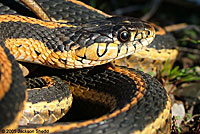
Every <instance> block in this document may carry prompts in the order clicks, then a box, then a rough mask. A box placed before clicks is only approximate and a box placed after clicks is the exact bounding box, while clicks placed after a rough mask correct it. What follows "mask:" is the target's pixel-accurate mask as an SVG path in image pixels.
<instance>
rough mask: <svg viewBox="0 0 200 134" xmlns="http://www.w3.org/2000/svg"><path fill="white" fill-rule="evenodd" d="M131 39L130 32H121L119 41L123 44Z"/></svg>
mask: <svg viewBox="0 0 200 134" xmlns="http://www.w3.org/2000/svg"><path fill="white" fill-rule="evenodd" d="M129 38H130V33H129V32H128V31H121V32H119V34H118V40H119V41H121V42H126V41H128V40H129Z"/></svg>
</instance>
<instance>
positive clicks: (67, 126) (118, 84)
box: [0, 0, 177, 134]
mask: <svg viewBox="0 0 200 134" xmlns="http://www.w3.org/2000/svg"><path fill="white" fill-rule="evenodd" d="M25 1H26V0H25ZM1 2H2V3H1V4H0V9H1V11H0V14H1V15H0V33H1V37H0V45H1V46H0V69H1V71H0V93H1V94H0V109H1V115H0V120H1V123H0V129H1V132H2V133H3V132H4V133H5V132H7V133H9V132H10V133H11V130H12V131H13V132H16V133H17V132H23V133H45V132H46V131H47V132H46V133H70V134H71V133H72V134H74V133H92V134H95V133H99V134H101V133H106V134H113V133H116V134H122V133H126V134H127V133H136V134H137V133H144V134H145V133H152V134H154V133H163V134H164V133H170V123H171V113H170V107H171V103H170V99H169V96H168V95H167V92H166V91H165V89H164V88H163V87H162V85H161V84H160V83H159V82H158V81H157V80H156V79H154V78H152V77H151V76H150V75H148V74H145V73H143V72H141V71H137V70H134V69H131V68H128V67H132V66H131V65H132V63H133V62H134V61H133V59H135V56H136V58H138V57H139V58H140V57H142V58H140V60H139V63H142V64H147V63H146V61H147V60H146V58H147V57H148V58H149V59H151V60H150V62H151V63H152V62H153V63H152V66H154V64H157V61H158V59H161V57H159V58H158V55H159V54H161V55H162V54H163V55H165V57H164V58H163V59H161V60H160V61H159V64H163V62H164V60H166V59H174V57H175V56H176V54H177V53H176V50H175V49H174V48H175V46H174V44H173V38H172V37H171V36H170V35H168V34H166V35H163V36H162V35H157V36H156V39H155V40H157V41H155V43H154V42H152V41H153V39H154V37H155V30H154V26H153V25H151V24H149V23H147V22H144V21H141V20H138V19H135V18H130V17H119V16H110V15H107V14H105V13H103V12H102V11H99V10H97V9H94V8H92V7H90V6H88V5H86V4H84V3H82V2H79V1H75V0H56V1H53V0H52V1H50V0H35V1H32V2H36V3H37V4H39V7H40V8H41V9H42V10H43V11H44V12H43V14H42V15H45V16H47V18H48V19H49V20H46V19H43V18H42V17H41V14H40V12H37V11H34V10H35V9H32V8H28V7H27V6H25V5H24V4H23V3H22V2H19V1H18V0H16V1H14V0H8V1H1ZM25 4H26V5H29V4H27V3H26V2H25ZM33 12H35V13H33ZM41 12H42V11H41ZM35 14H36V15H38V16H39V18H38V17H37V16H36V15H35ZM25 16H29V17H25ZM41 19H42V20H41ZM169 36H170V38H172V39H171V40H172V41H171V43H170V41H168V39H169ZM164 38H166V39H164ZM162 39H163V40H162ZM151 42H152V43H151ZM166 42H167V43H166ZM156 43H157V44H158V45H155V44H156ZM163 44H168V45H165V46H163ZM146 46H148V48H146ZM143 48H144V49H143ZM137 51H140V52H137ZM144 53H145V54H146V55H145V54H144ZM150 53H153V54H155V53H156V54H157V56H154V55H151V56H149V54H150ZM127 56H128V57H127ZM145 56H146V57H145ZM159 56H160V55H159ZM154 57H156V58H155V59H152V58H154ZM15 59H16V60H18V61H21V62H31V63H35V64H41V65H44V66H47V67H41V68H39V69H38V70H39V72H40V73H39V76H41V77H37V78H35V77H34V78H26V79H27V80H26V84H25V82H24V77H23V76H22V72H21V70H20V69H19V65H18V64H17V62H16V61H15ZM121 59H122V60H121ZM113 60H115V61H114V63H113V64H115V66H114V67H113V66H110V64H106V63H109V62H111V61H113ZM127 61H128V62H127ZM172 62H173V61H172ZM97 65H98V66H97ZM127 66H128V67H127ZM133 66H136V65H134V63H133ZM142 66H143V65H142ZM136 67H138V68H140V66H136ZM57 68H59V69H57ZM147 70H148V69H147ZM150 70H151V71H152V70H156V69H154V68H153V69H150ZM46 72H48V73H46ZM43 74H44V75H49V76H43ZM61 79H62V80H64V81H62V80H61ZM25 85H26V86H25ZM26 87H27V88H28V89H26ZM55 87H56V88H55ZM69 89H70V90H69ZM70 92H72V94H73V98H74V100H83V101H85V106H82V105H81V108H82V109H81V110H82V111H81V110H80V111H78V112H79V113H81V112H82V113H84V110H87V109H91V110H90V111H96V112H100V114H94V115H93V116H92V118H89V119H81V120H80V121H76V120H75V121H70V122H66V121H65V122H58V123H52V124H47V123H48V122H55V121H56V120H57V119H59V118H61V117H58V116H60V115H61V116H64V114H65V113H66V112H67V111H68V110H69V109H68V108H70V107H71V105H72V108H73V105H75V104H74V102H72V94H71V93H70ZM39 95H40V97H39ZM30 96H32V97H33V99H31V97H30ZM37 96H38V97H37ZM27 101H28V102H27ZM54 104H55V105H54ZM92 105H94V107H96V106H97V105H99V106H100V107H101V108H102V109H101V110H102V111H104V110H103V109H105V111H104V112H103V114H102V112H101V110H100V111H99V109H97V110H95V108H94V107H92ZM24 107H25V109H26V110H24ZM37 108H38V109H39V110H38V109H37ZM93 108H94V109H93ZM24 111H28V114H29V115H22V114H23V113H24ZM41 111H43V112H44V113H43V115H42V114H41V113H42V112H41ZM69 112H70V110H69ZM79 113H78V114H79ZM31 114H32V115H31ZM91 114H92V113H91ZM30 116H32V117H31V118H32V119H30V120H29V119H28V118H29V117H30ZM75 116H78V115H75ZM19 121H20V123H22V124H20V126H18V122H19ZM31 121H32V122H33V124H37V123H39V124H41V123H42V124H44V125H39V124H37V125H31V124H32V123H31ZM25 125H28V126H25ZM2 130H3V131H2Z"/></svg>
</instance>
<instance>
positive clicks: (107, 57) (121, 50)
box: [75, 37, 154, 66]
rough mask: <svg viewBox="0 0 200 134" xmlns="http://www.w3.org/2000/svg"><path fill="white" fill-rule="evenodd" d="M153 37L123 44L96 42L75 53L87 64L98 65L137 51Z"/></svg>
mask: <svg viewBox="0 0 200 134" xmlns="http://www.w3.org/2000/svg"><path fill="white" fill-rule="evenodd" d="M153 39H154V37H149V38H146V39H138V40H135V41H133V42H128V43H126V44H122V45H121V44H119V45H118V44H117V43H108V44H106V43H95V44H93V45H91V46H89V47H84V48H81V49H79V50H76V51H75V54H76V56H77V57H78V61H80V62H82V63H83V64H84V65H85V66H87V64H88V66H89V64H91V63H92V64H94V65H98V64H102V63H107V62H110V61H112V60H115V59H120V58H123V57H126V56H128V55H131V54H133V53H136V52H138V51H140V50H141V49H142V48H144V47H146V46H147V45H149V44H150V43H151V42H152V41H153ZM116 42H117V41H116ZM94 50H96V51H94Z"/></svg>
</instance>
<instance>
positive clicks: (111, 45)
mask: <svg viewBox="0 0 200 134" xmlns="http://www.w3.org/2000/svg"><path fill="white" fill-rule="evenodd" d="M80 33H81V34H82V35H81V36H80V37H79V39H77V40H76V43H78V44H79V45H80V47H79V48H77V49H76V51H75V54H76V56H77V57H78V59H79V61H81V62H83V63H86V64H85V66H89V65H90V66H93V65H97V64H103V63H107V62H110V61H112V60H115V59H119V58H122V57H125V56H128V55H131V54H133V53H135V52H137V51H139V50H141V49H142V48H143V47H145V46H147V45H148V44H150V43H151V42H152V41H153V39H154V37H155V30H154V27H153V26H152V25H150V24H149V23H147V22H144V21H141V20H139V19H136V18H130V17H110V18H107V19H105V20H99V21H95V22H94V21H93V22H89V23H86V24H82V28H81V30H80Z"/></svg>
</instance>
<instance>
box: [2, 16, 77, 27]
mask: <svg viewBox="0 0 200 134" xmlns="http://www.w3.org/2000/svg"><path fill="white" fill-rule="evenodd" d="M9 21H12V22H22V23H26V22H27V23H30V24H38V25H41V26H45V27H48V28H50V29H54V28H58V27H76V26H73V25H67V24H60V23H56V22H48V21H42V20H38V19H35V18H31V17H25V16H20V15H0V23H2V22H9Z"/></svg>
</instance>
